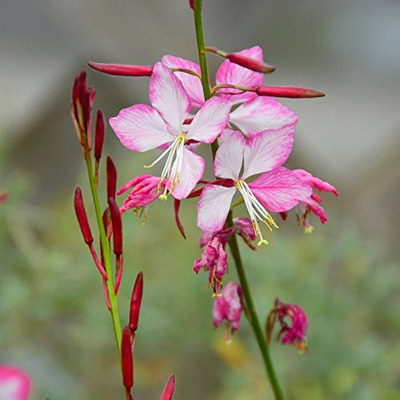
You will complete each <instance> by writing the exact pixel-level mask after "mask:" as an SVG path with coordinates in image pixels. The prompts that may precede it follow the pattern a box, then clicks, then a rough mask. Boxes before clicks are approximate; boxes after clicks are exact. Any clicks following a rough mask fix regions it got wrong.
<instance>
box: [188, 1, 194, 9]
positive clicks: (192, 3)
mask: <svg viewBox="0 0 400 400" xmlns="http://www.w3.org/2000/svg"><path fill="white" fill-rule="evenodd" d="M189 6H190V8H191V9H192V10H194V9H195V4H194V0H189Z"/></svg>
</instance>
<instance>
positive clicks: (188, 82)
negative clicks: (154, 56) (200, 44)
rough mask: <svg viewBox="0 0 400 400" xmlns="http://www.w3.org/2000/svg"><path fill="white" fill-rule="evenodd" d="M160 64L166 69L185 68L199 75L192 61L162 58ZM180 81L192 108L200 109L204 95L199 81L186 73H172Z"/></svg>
mask: <svg viewBox="0 0 400 400" xmlns="http://www.w3.org/2000/svg"><path fill="white" fill-rule="evenodd" d="M162 63H163V64H164V65H165V66H167V67H168V68H185V69H188V70H190V71H193V72H196V73H197V74H199V75H201V72H200V67H199V66H198V65H197V64H196V63H194V62H193V61H189V60H185V59H184V58H180V57H175V56H164V57H163V58H162ZM174 74H175V75H176V77H177V78H178V79H179V80H180V81H181V83H182V85H183V88H184V89H185V90H186V93H187V94H188V96H189V98H190V102H191V105H192V107H197V108H200V107H201V106H202V105H203V104H204V93H203V87H202V86H201V81H200V79H199V78H198V77H197V76H194V75H190V74H187V73H186V72H174Z"/></svg>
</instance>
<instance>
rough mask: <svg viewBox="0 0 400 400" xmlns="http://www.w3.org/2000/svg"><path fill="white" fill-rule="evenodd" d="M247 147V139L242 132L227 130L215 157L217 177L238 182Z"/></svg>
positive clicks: (221, 137)
mask: <svg viewBox="0 0 400 400" xmlns="http://www.w3.org/2000/svg"><path fill="white" fill-rule="evenodd" d="M245 146H246V139H245V138H244V137H243V135H242V134H241V133H240V132H238V131H233V130H231V129H225V131H224V133H223V134H222V135H221V136H220V140H219V148H218V151H217V154H216V155H215V162H214V173H215V175H216V176H218V177H220V178H229V179H232V180H234V181H237V180H238V179H239V174H240V170H241V169H242V163H243V153H244V151H245Z"/></svg>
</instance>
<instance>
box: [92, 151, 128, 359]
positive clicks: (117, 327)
mask: <svg viewBox="0 0 400 400" xmlns="http://www.w3.org/2000/svg"><path fill="white" fill-rule="evenodd" d="M85 162H86V167H87V173H88V177H89V182H90V189H91V192H92V197H93V203H94V209H95V213H96V219H97V226H98V229H99V233H100V242H101V246H102V248H103V254H104V268H105V270H106V274H107V276H108V280H107V283H106V284H107V291H108V297H109V299H110V305H111V318H112V322H113V327H114V335H115V340H116V342H117V348H118V354H119V357H120V359H121V338H122V334H121V323H120V320H119V311H118V300H117V296H116V295H115V293H114V279H113V271H112V266H111V259H110V248H109V244H108V240H107V236H106V231H105V229H104V225H103V216H102V212H101V208H100V201H99V195H98V193H97V186H96V180H95V176H94V174H93V167H92V160H91V158H90V153H89V151H88V149H87V147H86V146H85Z"/></svg>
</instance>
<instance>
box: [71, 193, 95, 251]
mask: <svg viewBox="0 0 400 400" xmlns="http://www.w3.org/2000/svg"><path fill="white" fill-rule="evenodd" d="M74 206H75V213H76V217H77V219H78V223H79V226H80V228H81V231H82V235H83V238H84V240H85V243H86V244H87V245H91V244H92V243H93V236H92V232H91V231H90V226H89V221H88V218H87V215H86V210H85V205H84V204H83V198H82V192H81V189H80V188H79V187H77V188H76V189H75V196H74Z"/></svg>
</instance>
